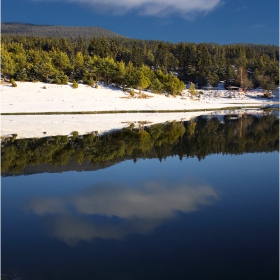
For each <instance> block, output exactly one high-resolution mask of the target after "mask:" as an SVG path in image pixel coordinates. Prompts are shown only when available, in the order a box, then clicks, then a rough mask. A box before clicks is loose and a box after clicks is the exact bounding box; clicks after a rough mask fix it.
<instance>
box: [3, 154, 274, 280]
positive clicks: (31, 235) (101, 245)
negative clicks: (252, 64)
mask: <svg viewBox="0 0 280 280" xmlns="http://www.w3.org/2000/svg"><path fill="white" fill-rule="evenodd" d="M278 175H279V153H278V152H277V151H276V152H269V153H262V152H260V153H248V154H242V155H221V154H216V155H209V156H207V157H206V158H205V159H203V160H201V161H199V160H198V159H197V158H185V157H183V159H182V160H180V159H179V157H178V156H174V157H167V158H166V159H165V160H162V161H159V160H158V159H145V160H144V159H139V160H137V161H136V163H134V162H133V160H126V161H123V162H121V163H118V164H116V165H113V166H110V167H108V168H104V169H100V170H95V171H87V172H75V171H71V172H63V173H52V174H51V173H41V174H36V175H28V176H23V175H22V176H11V177H3V178H2V272H4V273H6V274H7V275H8V274H9V275H18V276H20V277H21V279H195V280H196V279H203V280H204V279H223V280H224V279H234V280H236V279H254V280H256V279H261V280H264V279H271V280H273V279H275V280H277V279H278V275H279V274H278V272H279V265H278V263H279V258H278V252H279V239H278V238H279V230H278V222H279V206H278V205H279V191H278V187H279V176H278ZM2 279H3V278H2Z"/></svg>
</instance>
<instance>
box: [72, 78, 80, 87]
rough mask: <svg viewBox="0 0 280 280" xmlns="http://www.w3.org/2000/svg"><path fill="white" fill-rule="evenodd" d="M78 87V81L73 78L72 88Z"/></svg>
mask: <svg viewBox="0 0 280 280" xmlns="http://www.w3.org/2000/svg"><path fill="white" fill-rule="evenodd" d="M78 87H79V85H78V83H77V82H76V81H75V80H74V81H73V88H78Z"/></svg>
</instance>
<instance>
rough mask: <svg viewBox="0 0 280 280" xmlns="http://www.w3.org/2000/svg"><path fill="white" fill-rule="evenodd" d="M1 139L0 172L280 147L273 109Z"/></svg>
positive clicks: (9, 173)
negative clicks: (270, 111)
mask: <svg viewBox="0 0 280 280" xmlns="http://www.w3.org/2000/svg"><path fill="white" fill-rule="evenodd" d="M16 136H17V135H13V137H10V138H7V139H4V140H3V141H2V149H1V173H2V176H10V175H13V174H25V173H24V170H25V168H26V167H28V166H29V167H30V166H39V165H43V170H42V171H41V172H46V171H45V170H44V168H46V167H47V166H46V165H49V166H56V167H61V166H67V165H68V164H69V163H71V162H72V163H73V162H76V163H77V164H82V163H83V162H90V164H91V166H92V167H94V166H95V165H98V166H99V167H100V166H101V167H102V166H104V167H106V166H108V164H114V163H116V162H120V161H124V160H127V159H132V160H134V161H137V159H140V158H144V159H145V158H158V159H159V160H162V159H164V158H166V157H169V156H178V157H179V158H180V159H182V158H184V157H187V158H188V157H197V158H198V159H199V160H202V159H203V158H205V157H206V156H208V155H211V154H243V153H256V152H274V151H279V119H278V118H277V116H276V115H274V114H267V115H264V116H261V117H256V116H253V115H246V116H243V117H242V118H239V119H234V120H233V119H231V118H230V115H225V116H224V118H223V120H222V121H221V119H219V118H218V117H215V116H212V117H211V118H209V117H208V116H200V117H197V118H195V119H193V120H191V121H185V122H167V123H163V124H155V125H152V126H149V127H143V126H139V127H136V128H135V127H134V126H133V124H132V125H130V126H128V127H127V128H124V129H122V130H120V131H115V132H113V133H110V134H105V135H100V136H99V135H98V133H96V132H92V133H90V134H86V135H79V133H78V131H73V132H72V135H71V136H69V137H68V136H65V135H59V136H54V137H44V138H29V139H16Z"/></svg>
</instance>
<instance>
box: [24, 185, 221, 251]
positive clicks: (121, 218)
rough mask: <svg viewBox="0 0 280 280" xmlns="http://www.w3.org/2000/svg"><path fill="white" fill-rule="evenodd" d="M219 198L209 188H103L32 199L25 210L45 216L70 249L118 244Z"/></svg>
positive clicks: (125, 186) (171, 186)
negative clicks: (100, 243) (100, 240)
mask: <svg viewBox="0 0 280 280" xmlns="http://www.w3.org/2000/svg"><path fill="white" fill-rule="evenodd" d="M218 199H219V197H218V195H217V193H216V192H215V191H214V190H213V188H212V187H210V186H209V185H196V186H190V185H189V184H187V183H186V182H184V183H178V184H174V183H168V182H163V183H161V184H159V183H158V182H155V181H148V182H144V183H143V184H141V185H139V186H137V187H136V186H133V187H132V186H129V185H125V184H105V183H104V184H99V185H93V186H91V187H88V188H86V189H84V190H83V191H82V192H80V193H79V194H77V195H73V196H68V197H62V198H57V197H54V198H36V199H33V200H31V201H29V203H28V205H27V208H28V209H29V210H32V211H33V212H34V213H35V214H37V215H41V216H43V217H44V219H45V222H46V224H47V225H48V230H49V232H50V234H51V235H52V236H55V237H56V238H57V239H59V240H62V241H64V242H65V243H66V244H68V245H70V246H74V245H76V244H77V243H78V242H79V241H82V240H84V241H91V240H92V239H93V238H104V239H117V240H120V239H123V238H124V237H125V236H127V235H129V234H133V233H138V234H147V233H149V232H151V231H152V230H153V229H155V228H156V227H158V226H159V225H160V224H162V223H163V221H164V220H165V219H171V218H173V217H175V216H176V213H177V212H179V211H181V212H184V213H188V212H194V211H197V209H198V207H199V206H200V205H211V204H213V203H214V202H215V201H217V200H218Z"/></svg>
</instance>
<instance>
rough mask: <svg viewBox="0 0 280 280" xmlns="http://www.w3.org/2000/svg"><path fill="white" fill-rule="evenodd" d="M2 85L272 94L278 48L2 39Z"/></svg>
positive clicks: (115, 40)
mask: <svg viewBox="0 0 280 280" xmlns="http://www.w3.org/2000/svg"><path fill="white" fill-rule="evenodd" d="M1 38H2V44H1V73H2V78H3V79H4V80H9V79H11V78H13V79H14V80H16V81H43V82H49V83H56V84H67V83H68V82H74V81H77V82H78V83H81V82H83V83H85V84H89V85H94V84H96V82H97V81H98V82H103V83H106V84H111V85H114V86H118V87H121V88H123V89H125V88H136V89H139V90H140V91H141V90H145V89H149V90H151V91H152V92H154V93H164V92H166V93H170V94H179V93H180V92H181V91H182V90H183V89H185V88H186V84H187V83H190V82H192V83H194V84H196V86H197V87H198V88H201V87H203V86H206V85H208V84H210V85H212V86H217V84H218V83H219V81H224V83H225V86H226V87H228V86H238V87H241V88H257V87H261V88H263V89H266V90H273V89H275V88H276V87H277V86H278V85H279V48H278V47H277V46H273V45H252V44H231V45H218V44H214V43H199V44H195V43H188V42H181V43H170V42H163V41H152V40H151V41H148V40H145V41H144V40H134V39H129V38H124V37H116V38H108V37H93V38H87V37H64V38H57V37H34V36H21V35H7V34H2V35H1Z"/></svg>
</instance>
